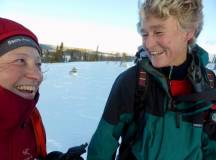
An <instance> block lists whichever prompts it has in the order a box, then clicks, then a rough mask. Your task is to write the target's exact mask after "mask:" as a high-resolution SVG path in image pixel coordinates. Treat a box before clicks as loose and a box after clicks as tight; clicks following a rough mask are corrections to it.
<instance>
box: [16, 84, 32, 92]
mask: <svg viewBox="0 0 216 160" xmlns="http://www.w3.org/2000/svg"><path fill="white" fill-rule="evenodd" d="M16 88H17V89H18V90H19V91H21V92H29V93H33V92H35V90H36V87H35V86H30V85H19V86H18V85H17V86H16Z"/></svg>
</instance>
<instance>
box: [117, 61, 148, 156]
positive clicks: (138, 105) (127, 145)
mask: <svg viewBox="0 0 216 160" xmlns="http://www.w3.org/2000/svg"><path fill="white" fill-rule="evenodd" d="M147 79H148V76H147V73H146V72H145V71H144V70H143V68H142V67H141V65H140V64H139V62H138V63H137V65H136V88H135V89H136V90H135V98H134V115H133V120H132V121H131V123H129V124H128V125H126V126H125V128H124V131H123V133H127V131H128V128H129V127H130V125H131V124H132V123H135V124H136V126H137V128H136V129H135V131H134V132H133V134H132V135H130V136H129V137H126V138H125V137H124V136H123V137H122V142H121V144H120V148H119V155H118V157H117V160H133V159H135V157H134V155H133V154H132V152H131V147H132V145H133V144H134V143H135V141H136V140H137V139H138V138H139V137H140V135H141V134H142V131H143V128H144V125H145V123H144V122H145V120H144V118H145V117H144V113H145V108H144V105H143V104H144V100H145V97H146V92H147V89H146V87H147V83H148V81H147Z"/></svg>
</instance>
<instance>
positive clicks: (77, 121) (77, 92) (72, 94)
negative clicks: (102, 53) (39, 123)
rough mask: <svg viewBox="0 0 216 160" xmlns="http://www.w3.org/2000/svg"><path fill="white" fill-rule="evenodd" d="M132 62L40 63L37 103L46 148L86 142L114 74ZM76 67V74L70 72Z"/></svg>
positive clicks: (98, 116) (57, 147)
mask: <svg viewBox="0 0 216 160" xmlns="http://www.w3.org/2000/svg"><path fill="white" fill-rule="evenodd" d="M132 65H133V63H132V62H130V63H127V64H123V65H120V62H71V63H56V64H43V66H42V69H43V71H44V81H43V83H42V85H41V88H40V100H39V104H38V105H37V106H38V108H39V110H40V112H41V115H42V118H43V121H44V124H45V128H46V133H47V147H48V151H53V150H59V151H63V152H65V151H66V150H67V149H68V148H69V147H71V146H75V145H80V144H82V143H85V142H89V141H90V138H91V136H92V134H93V133H94V131H95V129H96V127H97V124H98V122H99V120H100V117H101V114H102V112H103V109H104V106H105V103H106V99H107V98H108V95H109V92H110V90H111V87H112V84H113V82H114V80H115V78H116V77H117V76H118V75H119V73H121V72H122V71H124V70H126V69H127V67H129V66H132ZM73 67H76V69H77V74H76V75H73V74H71V73H70V71H71V69H72V68H73Z"/></svg>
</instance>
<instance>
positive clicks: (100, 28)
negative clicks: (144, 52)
mask: <svg viewBox="0 0 216 160" xmlns="http://www.w3.org/2000/svg"><path fill="white" fill-rule="evenodd" d="M203 2H204V16H205V19H204V20H205V22H204V28H203V32H202V33H201V35H200V37H199V39H198V43H199V44H200V45H202V46H203V47H204V48H205V49H206V50H207V51H209V52H210V53H216V32H215V29H214V28H216V20H214V19H215V15H214V11H215V8H216V0H203ZM137 8H138V6H137V0H118V1H117V0H61V1H57V0H56V1H55V0H44V1H42V0H41V1H39V0H19V1H17V0H1V5H0V15H1V16H2V17H5V18H10V19H12V20H16V21H18V22H20V23H22V24H24V25H25V26H27V27H28V28H30V29H31V30H32V31H33V32H34V33H35V34H36V35H37V36H38V38H39V41H40V43H46V44H53V45H57V44H60V42H64V44H65V46H69V47H83V48H90V49H96V47H97V46H99V50H101V51H114V52H116V51H119V52H128V53H129V54H134V52H135V51H136V49H137V46H138V45H139V44H141V38H140V36H139V35H138V34H137V30H136V23H137V20H138V14H137V13H138V10H137Z"/></svg>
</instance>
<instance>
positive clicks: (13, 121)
mask: <svg viewBox="0 0 216 160" xmlns="http://www.w3.org/2000/svg"><path fill="white" fill-rule="evenodd" d="M38 97H39V94H37V96H36V98H35V99H34V100H28V99H24V98H22V97H20V96H18V95H16V94H14V93H12V92H10V91H9V90H7V89H4V88H2V87H0V103H1V105H0V111H1V112H0V119H1V120H0V130H5V129H15V128H16V127H19V126H20V127H21V126H22V125H24V123H25V121H26V120H27V119H29V118H30V114H31V113H32V111H33V109H34V108H35V105H36V103H37V101H38Z"/></svg>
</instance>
